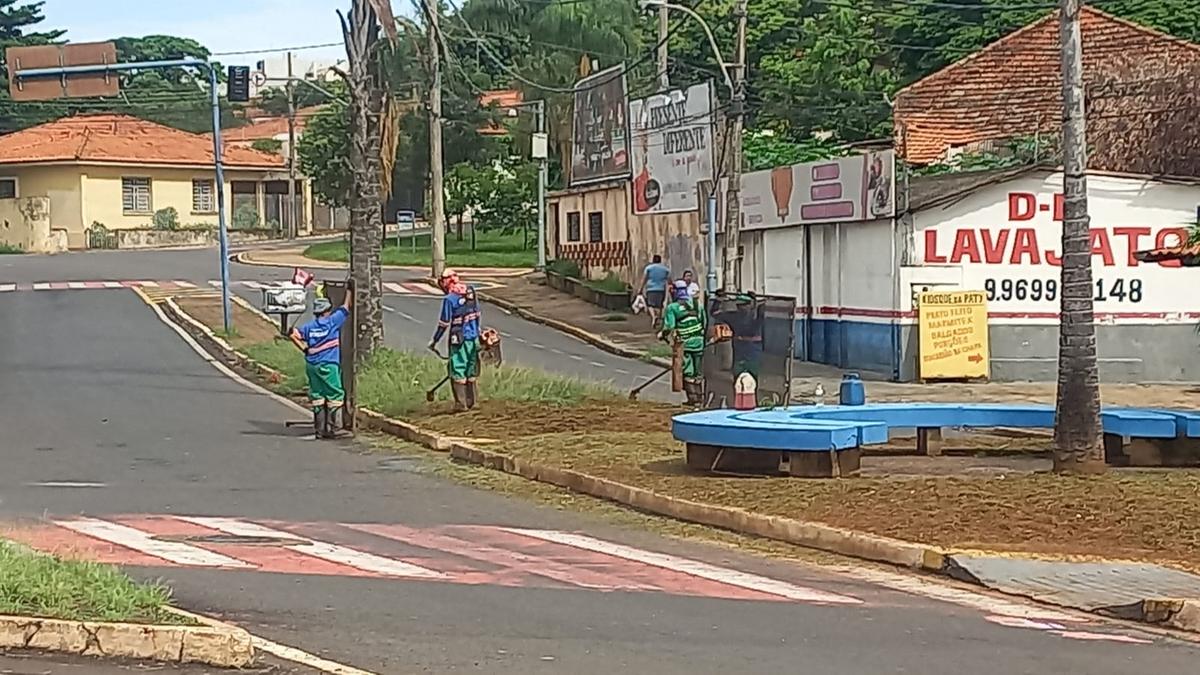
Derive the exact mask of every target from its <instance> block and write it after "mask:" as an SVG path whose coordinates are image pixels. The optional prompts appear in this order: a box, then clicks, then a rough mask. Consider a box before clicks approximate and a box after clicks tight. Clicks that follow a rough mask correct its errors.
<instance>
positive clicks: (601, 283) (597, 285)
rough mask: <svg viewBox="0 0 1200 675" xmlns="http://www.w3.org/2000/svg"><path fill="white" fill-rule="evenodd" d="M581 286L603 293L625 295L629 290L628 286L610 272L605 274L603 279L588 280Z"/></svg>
mask: <svg viewBox="0 0 1200 675" xmlns="http://www.w3.org/2000/svg"><path fill="white" fill-rule="evenodd" d="M583 285H585V286H587V287H589V288H594V289H596V290H597V291H603V292H605V293H625V292H627V291H628V290H629V285H628V284H626V283H625V282H624V281H621V278H620V277H618V276H617V275H616V274H615V273H613V272H611V271H610V272H608V273H607V274H605V275H604V278H603V279H588V280H586V281H584V282H583Z"/></svg>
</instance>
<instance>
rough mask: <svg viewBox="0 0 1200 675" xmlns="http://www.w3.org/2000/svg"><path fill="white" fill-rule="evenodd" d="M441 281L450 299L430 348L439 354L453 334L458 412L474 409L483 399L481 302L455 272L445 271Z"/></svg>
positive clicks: (444, 302) (451, 367) (452, 377)
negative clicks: (443, 341)
mask: <svg viewBox="0 0 1200 675" xmlns="http://www.w3.org/2000/svg"><path fill="white" fill-rule="evenodd" d="M438 281H439V285H440V286H441V287H442V290H443V291H445V293H446V297H445V298H443V299H442V312H441V314H440V315H439V316H438V325H437V330H435V331H434V333H433V340H431V341H430V342H429V348H430V349H432V350H434V351H437V343H438V342H439V341H441V339H442V336H443V335H445V334H446V333H447V332H449V334H450V337H449V343H450V349H449V351H450V363H449V365H448V367H449V370H450V389H451V391H452V392H453V393H454V409H455V410H456V411H459V412H461V411H463V410H469V409H471V408H474V407H475V403H476V401H478V399H479V350H480V345H479V336H480V333H481V331H480V328H479V317H480V314H479V302H478V301H477V300H476V299H475V289H473V288H471V287H470V286H467V285H466V284H464V283H463V282H462V281H461V280H459V278H458V274H457V273H456V272H455V271H454V270H451V269H447V270H445V271H444V272H443V273H442V278H441V279H439V280H438Z"/></svg>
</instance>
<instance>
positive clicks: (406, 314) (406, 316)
mask: <svg viewBox="0 0 1200 675" xmlns="http://www.w3.org/2000/svg"><path fill="white" fill-rule="evenodd" d="M396 313H397V314H399V315H400V316H402V317H404V318H406V319H408V320H409V321H415V322H417V323H421V320H420V319H418V318H417V317H415V316H413V315H412V314H409V313H408V312H396Z"/></svg>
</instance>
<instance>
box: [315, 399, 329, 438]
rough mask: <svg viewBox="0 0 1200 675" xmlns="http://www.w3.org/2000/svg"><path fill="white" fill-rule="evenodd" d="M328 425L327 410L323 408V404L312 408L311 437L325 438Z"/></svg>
mask: <svg viewBox="0 0 1200 675" xmlns="http://www.w3.org/2000/svg"><path fill="white" fill-rule="evenodd" d="M328 426H329V412H328V411H326V410H325V406H323V405H322V406H318V407H316V408H313V438H327V437H328V433H329V431H328Z"/></svg>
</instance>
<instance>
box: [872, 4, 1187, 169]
mask: <svg viewBox="0 0 1200 675" xmlns="http://www.w3.org/2000/svg"><path fill="white" fill-rule="evenodd" d="M1058 30H1059V15H1058V12H1053V13H1050V14H1048V15H1047V16H1046V17H1044V18H1042V19H1040V20H1038V21H1036V22H1034V23H1032V24H1029V25H1028V26H1025V27H1024V28H1021V29H1019V30H1017V31H1015V32H1013V33H1010V34H1009V35H1007V36H1005V37H1003V38H1001V39H1000V40H997V41H996V42H994V43H992V44H990V45H988V46H987V47H984V48H983V49H981V50H979V51H978V52H976V53H974V54H971V55H970V56H967V57H966V58H963V59H961V60H959V61H957V62H956V63H953V64H951V65H949V66H947V67H945V68H943V69H942V70H939V71H938V72H936V73H933V74H932V75H929V76H927V77H925V78H924V79H921V80H918V81H917V82H914V83H913V84H911V85H909V86H907V87H905V88H903V89H901V90H900V91H899V92H897V94H896V105H895V116H894V117H895V124H896V134H897V137H898V142H897V148H898V150H899V152H900V153H901V154H902V155H903V156H904V157H905V158H906V159H908V160H909V161H910V162H913V163H917V164H927V163H931V162H935V161H937V160H939V159H941V158H942V157H943V156H944V155H945V153H946V151H947V150H949V149H950V148H951V147H952V146H958V145H966V144H969V143H976V142H981V141H988V140H1000V139H1007V138H1012V137H1014V136H1028V135H1033V134H1035V133H1041V134H1044V135H1049V136H1053V135H1055V134H1057V133H1058V130H1059V127H1060V126H1061V117H1062V79H1061V76H1060V56H1059V34H1058ZM1080 33H1081V38H1082V42H1083V70H1084V82H1085V85H1089V86H1094V85H1097V84H1100V83H1104V84H1106V85H1107V84H1110V83H1112V82H1113V81H1123V82H1127V83H1138V84H1139V85H1141V84H1143V83H1146V82H1147V81H1148V80H1149V78H1160V79H1161V78H1163V77H1164V76H1167V77H1168V78H1169V77H1171V76H1173V74H1178V73H1180V72H1182V71H1181V69H1194V68H1196V67H1197V66H1200V45H1196V44H1193V43H1191V42H1188V41H1186V40H1181V39H1179V38H1175V37H1172V36H1169V35H1167V34H1165V33H1161V32H1159V31H1156V30H1153V29H1151V28H1147V27H1145V26H1140V25H1138V24H1135V23H1132V22H1130V21H1126V20H1124V19H1121V18H1118V17H1115V16H1113V15H1111V14H1108V13H1105V12H1102V11H1100V10H1097V9H1095V8H1093V7H1089V6H1084V7H1083V8H1082V10H1081V12H1080ZM1110 107H1112V106H1110ZM1097 117H1102V116H1097ZM1110 117H1111V116H1110ZM1110 124H1111V123H1110ZM1092 125H1093V122H1092V121H1091V120H1089V127H1091V126H1092ZM1102 152H1103V150H1102ZM1097 159H1098V160H1099V162H1100V163H1101V164H1103V163H1105V161H1106V160H1107V159H1108V158H1105V157H1102V156H1101V157H1098V158H1097ZM1109 163H1113V162H1109ZM1118 163H1119V162H1118ZM1104 168H1108V169H1111V170H1115V171H1120V170H1124V169H1123V168H1122V167H1120V166H1108V167H1104Z"/></svg>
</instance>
